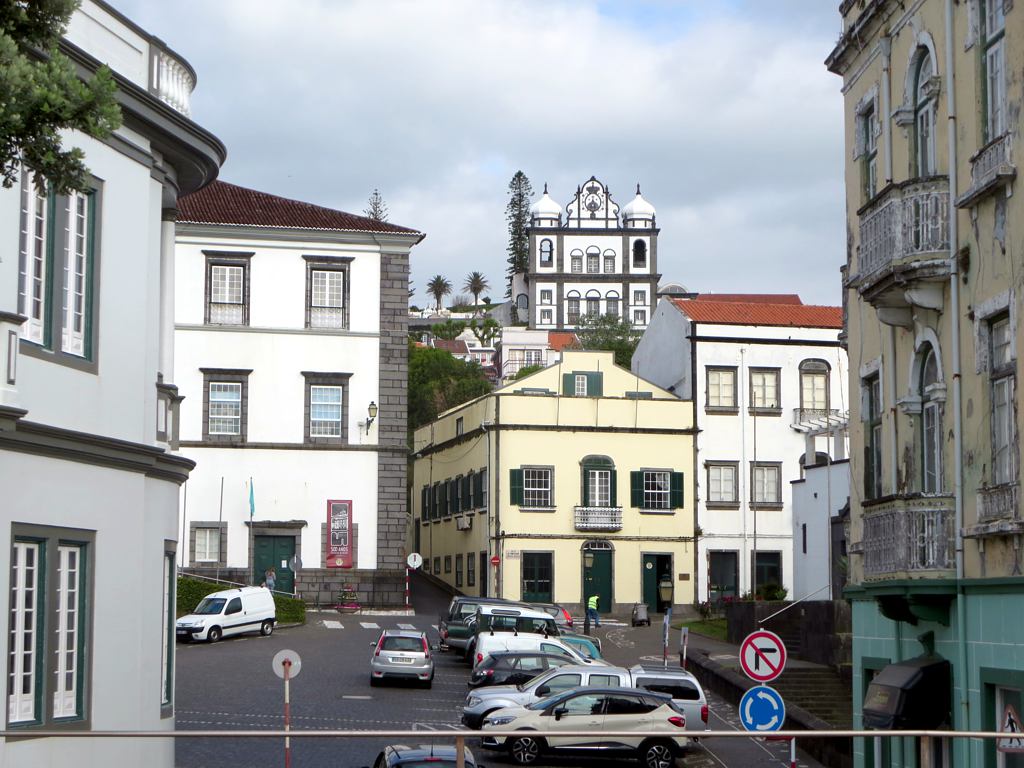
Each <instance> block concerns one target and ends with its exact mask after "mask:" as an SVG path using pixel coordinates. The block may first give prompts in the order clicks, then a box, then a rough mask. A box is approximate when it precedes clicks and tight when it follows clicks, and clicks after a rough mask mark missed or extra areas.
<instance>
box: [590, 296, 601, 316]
mask: <svg viewBox="0 0 1024 768" xmlns="http://www.w3.org/2000/svg"><path fill="white" fill-rule="evenodd" d="M600 314H601V299H595V298H588V299H587V317H597V316H598V315H600Z"/></svg>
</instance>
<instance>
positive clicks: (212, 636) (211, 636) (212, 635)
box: [206, 627, 224, 643]
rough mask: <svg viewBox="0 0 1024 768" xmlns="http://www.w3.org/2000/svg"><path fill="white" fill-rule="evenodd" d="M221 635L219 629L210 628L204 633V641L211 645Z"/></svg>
mask: <svg viewBox="0 0 1024 768" xmlns="http://www.w3.org/2000/svg"><path fill="white" fill-rule="evenodd" d="M223 635H224V633H223V632H221V631H220V627H210V631H209V632H207V633H206V639H207V640H209V641H210V642H211V643H216V642H217V641H218V640H220V639H221V637H222V636H223Z"/></svg>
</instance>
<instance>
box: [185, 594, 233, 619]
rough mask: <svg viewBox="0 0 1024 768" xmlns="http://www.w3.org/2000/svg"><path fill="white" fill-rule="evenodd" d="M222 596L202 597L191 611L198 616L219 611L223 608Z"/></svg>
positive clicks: (224, 601)
mask: <svg viewBox="0 0 1024 768" xmlns="http://www.w3.org/2000/svg"><path fill="white" fill-rule="evenodd" d="M226 602H227V600H225V599H224V598H223V597H204V598H203V599H202V601H201V602H200V603H199V605H197V606H196V609H195V610H194V611H192V613H194V614H196V615H198V616H208V615H210V614H214V613H220V612H221V611H223V610H224V603H226Z"/></svg>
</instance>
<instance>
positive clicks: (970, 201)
mask: <svg viewBox="0 0 1024 768" xmlns="http://www.w3.org/2000/svg"><path fill="white" fill-rule="evenodd" d="M1011 156H1012V144H1011V140H1010V134H1009V133H1004V134H1003V135H1002V136H999V137H998V138H996V139H993V140H992V141H990V142H989V143H988V144H986V145H985V146H984V147H982V148H981V149H980V150H979V151H978V152H977V153H976V154H975V155H974V156H973V157H972V158H971V188H970V189H969V190H967V192H965V193H964V194H963V195H961V196H960V197H959V198H958V199H957V201H956V204H957V205H958V206H959V207H961V208H965V207H967V206H971V205H974V204H975V203H976V202H978V201H979V200H981V199H982V198H983V197H985V196H986V195H988V194H989V193H990V192H991V191H993V190H994V189H997V188H1000V187H1001V186H1002V185H1003V184H1005V183H1008V182H1009V181H1011V180H1012V179H1014V178H1015V177H1016V176H1017V169H1016V168H1014V166H1013V160H1012V157H1011Z"/></svg>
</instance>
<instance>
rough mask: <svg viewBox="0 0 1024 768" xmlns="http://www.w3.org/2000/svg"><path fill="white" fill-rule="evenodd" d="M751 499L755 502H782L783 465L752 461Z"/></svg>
mask: <svg viewBox="0 0 1024 768" xmlns="http://www.w3.org/2000/svg"><path fill="white" fill-rule="evenodd" d="M750 501H751V502H752V503H754V504H781V503H782V469H781V467H779V466H778V465H777V464H760V463H758V464H754V463H751V483H750Z"/></svg>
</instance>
